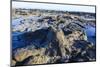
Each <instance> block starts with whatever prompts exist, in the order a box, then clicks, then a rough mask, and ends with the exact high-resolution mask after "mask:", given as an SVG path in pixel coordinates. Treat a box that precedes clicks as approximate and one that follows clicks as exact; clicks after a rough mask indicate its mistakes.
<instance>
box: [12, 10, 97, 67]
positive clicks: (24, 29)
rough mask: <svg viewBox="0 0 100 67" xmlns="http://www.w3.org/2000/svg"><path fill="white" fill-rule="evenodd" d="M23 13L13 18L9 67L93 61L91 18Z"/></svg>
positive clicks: (90, 16)
mask: <svg viewBox="0 0 100 67" xmlns="http://www.w3.org/2000/svg"><path fill="white" fill-rule="evenodd" d="M17 10H18V9H17ZM22 11H23V10H22V9H20V11H19V12H18V11H17V12H16V10H15V11H13V16H12V66H20V65H32V64H33V65H35V64H52V63H71V62H87V61H95V60H96V42H95V39H92V38H95V37H96V34H95V33H96V32H95V27H96V22H95V16H94V14H93V15H92V13H86V14H82V15H81V14H78V13H75V14H73V13H72V14H71V12H69V13H68V12H67V13H66V12H58V13H57V11H51V12H50V11H48V12H46V11H45V10H44V11H42V10H38V9H37V10H33V11H32V12H33V13H32V12H30V13H31V14H29V12H28V11H29V10H25V11H26V12H22ZM37 11H38V12H37ZM41 11H42V12H41ZM23 14H25V15H23ZM87 16H88V18H87ZM87 26H88V27H89V26H90V27H89V28H88V27H87ZM90 33H91V34H90ZM89 37H90V39H89ZM92 41H94V42H92Z"/></svg>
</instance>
